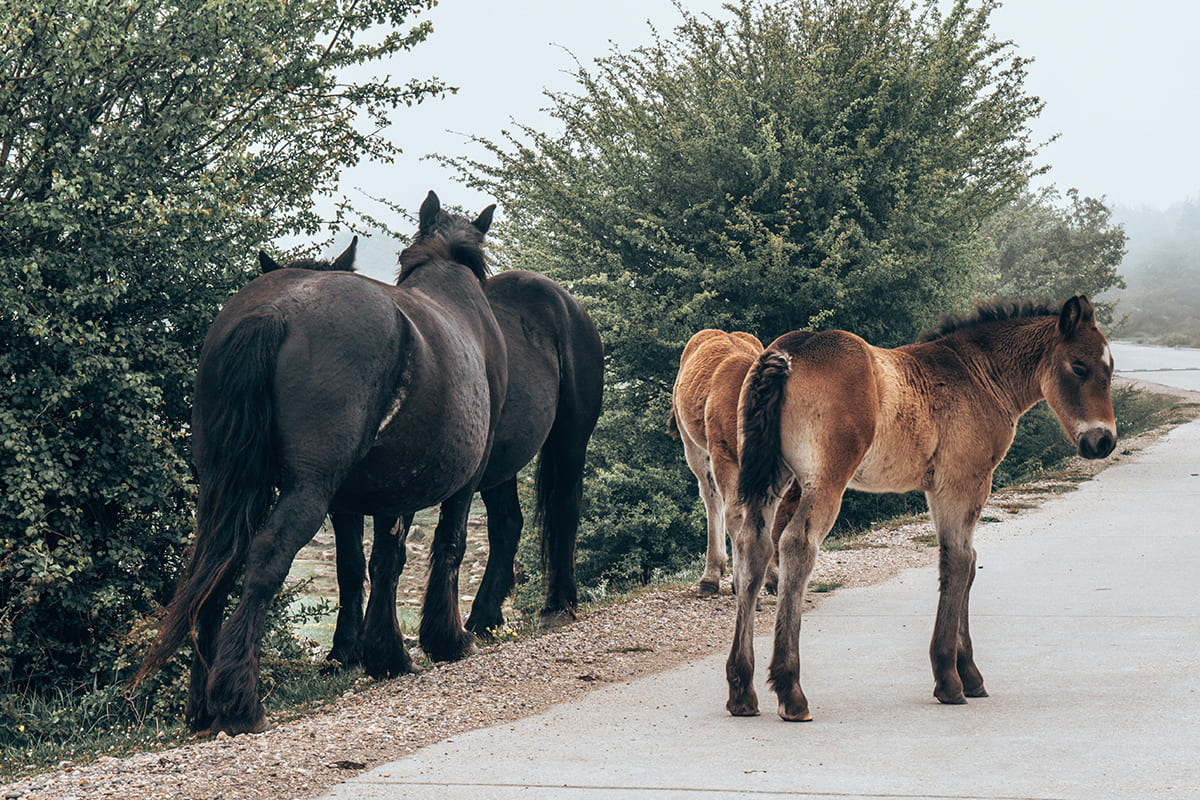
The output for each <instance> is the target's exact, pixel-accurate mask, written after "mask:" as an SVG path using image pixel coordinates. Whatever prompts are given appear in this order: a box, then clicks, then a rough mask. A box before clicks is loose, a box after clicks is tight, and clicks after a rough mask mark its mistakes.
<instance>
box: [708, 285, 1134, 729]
mask: <svg viewBox="0 0 1200 800" xmlns="http://www.w3.org/2000/svg"><path fill="white" fill-rule="evenodd" d="M1112 371H1113V360H1112V354H1111V353H1110V351H1109V348H1108V342H1107V341H1106V340H1105V338H1104V336H1103V334H1101V333H1100V331H1099V329H1097V327H1096V323H1095V320H1094V316H1093V310H1092V305H1091V303H1090V302H1088V300H1087V298H1086V297H1082V296H1076V297H1072V298H1070V299H1069V300H1067V301H1066V302H1065V303H1063V304H1062V306H1061V307H1051V306H1041V305H1033V304H1030V303H1021V304H1012V303H1007V304H1005V303H993V304H989V305H984V306H980V307H979V308H978V309H977V310H976V311H975V313H974V314H972V315H970V316H968V317H964V318H958V319H954V320H951V321H948V322H946V323H945V324H943V326H942V327H941V328H940V329H939V330H938V331H936V332H934V333H931V334H927V335H926V336H925V337H923V339H922V341H921V342H919V343H917V344H912V345H907V346H905V347H900V348H897V349H895V350H885V349H882V348H878V347H872V346H871V345H869V344H867V343H866V342H865V341H863V340H862V339H860V338H859V337H857V336H855V335H854V334H851V333H846V332H844V331H825V332H821V333H812V332H807V331H801V332H794V333H789V334H786V335H784V336H782V337H780V338H779V339H777V340H775V341H774V342H773V343H772V344H771V346H770V347H768V348H767V349H766V350H765V351H764V352H763V353H762V355H761V356H759V358H758V359H757V360H756V361H755V363H754V366H753V367H752V368H751V370H750V373H749V375H748V376H747V378H746V382H745V385H744V386H743V389H742V397H741V403H740V407H739V418H738V426H739V431H740V434H741V442H742V462H741V471H740V473H739V475H738V502H737V505H736V507H735V509H734V516H735V517H736V518H737V523H738V524H737V525H736V527H734V528H733V529H734V530H736V537H735V540H734V553H735V561H734V582H735V586H736V591H737V594H738V606H737V624H736V628H735V632H734V639H733V647H732V649H731V651H730V654H729V660H728V662H727V664H726V677H727V679H728V681H729V702H728V703H727V704H726V708H727V709H728V710H729V712H730V713H731V714H733V715H735V716H749V715H754V714H757V713H758V698H757V696H756V695H755V692H754V688H753V683H752V681H753V675H754V653H753V625H754V597H755V595H756V594H757V593H758V589H759V587H760V586H761V585H762V581H763V576H764V573H765V572H766V567H767V562H768V561H769V560H770V557H771V551H772V548H771V539H770V536H769V531H770V530H771V526H772V522H773V520H774V517H775V513H776V507H777V506H778V505H779V498H780V494H781V492H782V490H783V488H784V487H785V486H786V485H787V482H788V481H789V480H792V479H793V478H794V479H795V480H796V481H797V482H798V483H799V484H800V487H801V491H802V494H801V498H800V504H799V507H798V508H797V510H796V513H795V515H794V516H793V517H792V518H791V520H790V521H789V522H788V523H787V525H786V527H785V528H784V530H783V533H782V535H781V537H780V539H779V543H778V547H779V573H780V575H779V577H780V582H779V605H778V610H777V615H776V620H775V650H774V655H773V656H772V659H771V665H770V683H771V686H772V688H773V689H774V690H775V693H776V695H777V696H778V699H779V716H781V717H782V718H783V719H785V720H792V721H801V720H808V719H811V716H810V714H809V710H808V700H807V698H805V696H804V692H803V691H802V690H801V688H800V680H799V675H800V652H799V644H800V610H801V604H802V600H803V594H804V586H805V583H806V582H807V580H808V575H809V572H810V571H811V570H812V567H813V562H814V560H815V559H816V556H817V549H818V547H819V546H820V544H821V541H822V540H823V539H824V538H825V535H826V534H827V533H828V532H829V529H830V527H831V526H832V525H833V523H834V520H835V519H836V518H837V515H838V510H839V508H840V507H841V502H842V495H843V493H844V492H845V490H846V489H847V488H852V489H858V490H862V491H869V492H906V491H915V490H921V491H924V492H925V497H926V499H927V500H928V502H929V510H930V515H931V516H932V517H933V523H934V526H935V528H936V529H937V535H938V542H939V546H940V550H941V558H940V571H941V577H940V581H939V592H940V596H939V599H938V610H937V619H936V621H935V623H934V629H933V640H932V643H931V645H930V649H929V652H930V659H931V661H932V663H933V675H934V692H933V693H934V696H935V697H936V698H937V699H938V700H939V701H941V702H943V703H950V704H959V703H964V702H966V697H986V696H987V692H986V691H985V690H984V687H983V676H982V675H981V674H980V672H979V669H978V668H977V667H976V666H975V659H974V655H973V651H972V647H971V636H970V632H969V628H968V623H967V604H968V602H967V601H968V596H969V594H970V590H971V584H972V582H973V580H974V578H975V549H974V547H973V546H972V534H973V532H974V530H975V524H976V522H977V521H978V520H979V514H980V511H981V510H982V508H983V504H984V501H985V500H987V497H988V493H989V492H990V490H991V481H992V472H993V470H994V469H995V468H996V465H997V464H998V463H1000V460H1001V459H1002V458H1004V454H1005V453H1006V452H1007V451H1008V448H1009V445H1010V444H1012V440H1013V435H1014V433H1015V431H1016V425H1017V420H1018V419H1019V418H1020V417H1021V415H1022V414H1024V413H1025V412H1026V411H1028V410H1029V409H1030V408H1031V407H1032V406H1033V405H1034V404H1035V403H1037V402H1038V401H1039V400H1042V399H1045V400H1046V401H1047V402H1048V403H1049V405H1050V408H1051V409H1053V410H1054V413H1055V414H1056V415H1057V417H1058V420H1059V422H1060V424H1061V425H1062V428H1063V430H1064V431H1065V432H1066V434H1067V436H1068V437H1069V438H1070V439H1071V440H1072V441H1074V442H1075V444H1076V447H1077V449H1078V452H1079V454H1080V455H1081V456H1083V457H1084V458H1103V457H1105V456H1107V455H1108V454H1109V453H1111V452H1112V450H1113V448H1114V447H1115V446H1116V424H1115V420H1114V417H1113V408H1112V400H1111V397H1110V395H1109V382H1110V380H1111V378H1112Z"/></svg>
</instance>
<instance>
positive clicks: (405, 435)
mask: <svg viewBox="0 0 1200 800" xmlns="http://www.w3.org/2000/svg"><path fill="white" fill-rule="evenodd" d="M487 397H488V395H487V390H486V384H484V385H483V387H482V391H479V390H478V387H477V389H476V390H475V391H471V390H464V389H462V388H460V389H459V390H458V391H457V392H455V393H454V394H453V395H451V394H448V393H447V394H445V395H441V396H439V397H438V398H437V402H438V404H439V407H440V409H441V413H440V414H422V413H417V412H415V411H414V410H413V409H412V407H411V406H409V407H406V408H405V410H404V413H401V414H397V415H396V416H395V417H394V418H393V419H392V420H390V421H389V423H388V424H387V426H386V427H385V428H384V429H382V430H381V431H380V432H379V435H378V437H377V438H376V440H375V443H374V445H373V446H372V447H371V449H370V450H369V451H368V452H367V455H366V456H365V457H364V458H363V459H362V460H361V461H359V462H358V464H356V465H355V466H354V467H353V468H352V469H351V471H350V474H349V475H348V476H347V477H346V480H345V481H343V482H342V486H341V487H340V488H339V489H338V493H337V495H336V496H335V498H334V504H335V506H337V507H338V508H339V510H346V511H355V512H359V513H368V514H376V513H387V514H402V513H406V512H410V511H419V510H420V509H423V508H428V507H430V506H434V505H437V504H439V503H441V502H442V501H443V500H445V499H446V498H447V497H449V496H450V495H452V494H454V493H455V492H457V491H458V490H459V489H461V488H463V487H464V486H466V485H467V484H468V483H469V482H470V481H472V480H473V479H475V478H477V477H478V476H479V473H480V468H481V467H482V466H483V461H484V458H485V456H486V455H487V445H488V433H489V427H488V419H489V417H490V406H489V403H488V400H487ZM451 398H453V399H451Z"/></svg>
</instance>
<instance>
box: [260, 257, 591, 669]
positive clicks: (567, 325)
mask: <svg viewBox="0 0 1200 800" xmlns="http://www.w3.org/2000/svg"><path fill="white" fill-rule="evenodd" d="M271 268H274V267H273V263H264V264H263V269H264V270H266V269H271ZM312 268H325V265H324V263H323V262H317V263H315V264H314V265H313V266H312ZM332 268H335V269H353V264H352V263H351V262H348V261H346V260H345V259H339V260H338V261H335V262H334V263H333V265H332ZM483 290H484V294H485V295H486V296H487V298H488V301H489V302H490V303H491V306H492V312H493V313H494V314H495V315H496V321H497V322H498V323H499V325H500V330H501V332H502V333H503V335H504V340H505V344H506V346H507V350H508V393H507V396H506V398H505V402H504V408H503V410H502V411H501V414H500V421H499V423H498V425H497V428H496V437H495V440H494V442H493V445H492V452H491V456H490V458H489V460H488V464H487V469H486V470H485V471H484V474H483V478H482V479H481V480H480V482H479V490H480V494H481V496H482V498H483V502H484V505H485V506H486V507H487V519H488V545H489V548H488V561H487V568H486V570H485V571H484V575H483V580H482V582H481V583H480V586H479V590H478V591H477V592H476V595H475V602H474V604H473V605H472V607H471V615H470V617H469V618H468V620H467V629H468V630H470V631H473V632H474V633H476V634H479V635H481V636H488V635H489V632H490V631H491V630H492V629H494V628H495V627H497V626H499V625H501V624H502V623H503V622H504V618H503V614H502V611H501V607H502V605H503V603H504V600H505V598H506V597H507V596H508V593H509V592H510V591H512V588H513V583H514V574H513V561H514V559H515V557H516V553H517V543H518V540H519V539H520V535H521V529H522V526H523V524H524V518H523V517H522V514H521V506H520V503H519V502H518V499H517V473H518V472H519V471H520V470H521V469H522V468H523V467H524V466H525V465H526V464H528V463H529V462H530V461H532V460H533V458H534V456H535V455H537V453H538V451H539V450H540V451H541V459H540V461H539V462H538V470H537V480H536V486H537V490H536V498H537V511H536V516H538V517H540V518H541V520H542V556H543V562H544V564H545V567H546V579H547V594H546V603H545V605H544V606H543V608H542V612H541V618H542V622H543V624H547V625H550V624H555V623H556V622H558V621H561V620H564V619H567V620H569V619H573V618H574V614H575V606H576V603H577V589H576V583H575V537H576V533H577V530H578V527H579V502H580V497H581V494H582V490H583V467H584V456H585V454H586V451H587V444H588V439H589V438H590V437H591V434H592V430H593V429H594V428H595V426H596V420H597V418H598V417H599V416H600V403H601V395H602V394H603V389H604V385H603V381H604V348H603V345H602V344H601V342H600V334H599V333H598V332H597V331H596V326H595V324H593V322H592V320H591V318H590V317H588V315H587V312H586V311H584V309H583V307H582V306H581V305H579V303H578V301H576V300H575V299H574V298H573V297H571V295H570V294H568V293H567V290H566V289H564V288H563V287H561V286H559V285H558V284H557V283H555V282H554V281H552V280H550V279H549V278H547V277H545V276H543V275H539V274H537V273H535V272H524V271H512V272H504V273H501V274H499V275H496V276H495V277H492V278H490V279H488V281H487V283H485V284H484V287H483ZM332 519H333V529H334V534H335V537H336V543H337V565H338V586H339V590H340V604H339V611H338V619H337V628H336V630H335V631H334V636H333V648H332V650H331V651H330V653H329V660H330V661H335V662H337V663H339V664H340V665H342V666H344V667H348V666H353V665H357V664H358V663H360V662H361V663H362V665H363V669H364V671H365V672H366V673H367V674H369V675H373V676H377V677H382V676H391V675H395V674H398V673H400V672H404V671H407V670H408V669H409V668H410V667H409V666H408V665H406V664H404V663H403V662H402V661H401V660H400V658H399V654H400V653H402V652H403V650H402V647H403V646H402V643H401V639H400V631H399V628H398V626H397V624H396V614H395V608H396V582H397V579H398V578H399V575H400V572H401V571H402V570H403V569H404V563H405V541H406V538H407V536H408V529H409V526H410V524H411V523H412V516H411V515H405V516H403V517H401V518H399V519H398V518H396V517H387V516H377V517H375V519H374V527H375V539H374V545H373V548H372V551H371V565H370V574H371V595H370V599H369V601H368V603H367V613H366V621H365V630H364V620H363V607H362V602H363V576H364V572H365V570H366V564H365V561H364V558H363V549H362V536H363V517H362V515H361V514H337V513H335V514H333V515H332Z"/></svg>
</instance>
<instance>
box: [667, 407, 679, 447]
mask: <svg viewBox="0 0 1200 800" xmlns="http://www.w3.org/2000/svg"><path fill="white" fill-rule="evenodd" d="M667 435H668V436H670V437H671V438H672V439H678V438H679V418H678V417H676V416H675V404H674V403H671V416H669V417H668V418H667Z"/></svg>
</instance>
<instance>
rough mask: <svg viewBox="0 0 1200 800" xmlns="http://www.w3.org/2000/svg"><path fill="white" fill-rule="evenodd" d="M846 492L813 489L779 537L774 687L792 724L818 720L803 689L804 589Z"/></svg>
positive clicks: (783, 714)
mask: <svg viewBox="0 0 1200 800" xmlns="http://www.w3.org/2000/svg"><path fill="white" fill-rule="evenodd" d="M841 500H842V492H841V491H838V490H836V489H833V488H832V487H820V488H809V489H807V490H806V491H805V492H804V494H803V496H802V497H801V498H800V502H799V506H798V507H797V508H796V512H795V514H794V515H793V516H792V517H791V519H790V520H788V521H787V523H786V525H785V526H784V527H783V530H782V532H781V533H780V535H779V541H778V547H779V550H778V557H779V578H780V580H779V601H778V608H777V609H776V612H775V647H774V652H773V653H772V656H771V666H770V668H769V676H770V679H769V683H770V685H771V688H772V689H773V690H774V691H775V694H776V697H777V698H778V700H779V716H780V717H781V718H782V719H784V720H787V721H788V722H807V721H809V720H811V719H812V714H811V713H810V712H809V708H808V698H807V697H805V695H804V690H803V689H802V688H801V687H800V623H801V617H802V615H803V610H804V591H805V588H806V587H807V585H808V577H809V575H811V574H812V570H813V565H814V564H816V560H817V551H818V549H819V548H820V546H821V542H822V541H823V540H824V539H825V536H826V535H827V534H828V533H829V529H830V528H832V527H833V523H834V521H835V520H836V519H837V515H838V511H839V509H840V508H841Z"/></svg>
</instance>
